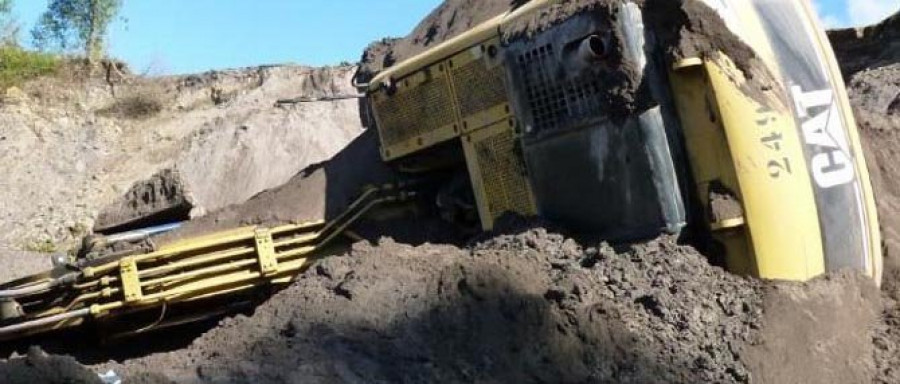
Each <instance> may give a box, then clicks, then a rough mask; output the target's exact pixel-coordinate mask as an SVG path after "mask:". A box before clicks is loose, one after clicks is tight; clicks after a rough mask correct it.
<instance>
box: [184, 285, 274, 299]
mask: <svg viewBox="0 0 900 384" xmlns="http://www.w3.org/2000/svg"><path fill="white" fill-rule="evenodd" d="M265 284H266V282H260V283H259V284H255V283H254V284H244V285H240V286H237V287H233V288H229V289H226V290H222V291H217V292H213V293H205V294H202V295H199V296H191V297H188V298H185V299H182V300H181V301H179V302H182V303H188V302H192V301H200V300H204V299H209V298H213V297H216V296H222V295H227V294H231V293H235V292H240V291H243V290H247V289H252V288H257V287H260V286H263V285H265Z"/></svg>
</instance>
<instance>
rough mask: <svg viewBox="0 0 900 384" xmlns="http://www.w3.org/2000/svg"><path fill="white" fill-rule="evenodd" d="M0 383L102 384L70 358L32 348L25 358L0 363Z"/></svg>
mask: <svg viewBox="0 0 900 384" xmlns="http://www.w3.org/2000/svg"><path fill="white" fill-rule="evenodd" d="M141 376H143V375H141ZM0 383H4V384H33V383H46V384H103V381H101V380H100V378H99V377H98V376H97V374H96V373H94V372H91V371H90V370H88V369H86V368H85V367H83V366H81V365H80V364H78V362H77V361H75V359H73V358H71V357H60V356H48V355H46V354H45V353H44V352H42V351H41V350H40V349H38V348H32V349H30V350H29V351H28V354H27V355H26V356H25V357H18V358H13V359H10V360H7V361H4V362H0Z"/></svg>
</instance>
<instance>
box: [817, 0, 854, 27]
mask: <svg viewBox="0 0 900 384" xmlns="http://www.w3.org/2000/svg"><path fill="white" fill-rule="evenodd" d="M824 1H826V0H813V5H814V6H815V9H816V13H818V14H819V20H821V21H822V26H824V27H825V28H826V29H832V28H844V27H846V26H847V15H846V14H840V15H836V14H834V13H829V12H828V11H826V8H827V7H826V6H825V5H824V4H823V2H824Z"/></svg>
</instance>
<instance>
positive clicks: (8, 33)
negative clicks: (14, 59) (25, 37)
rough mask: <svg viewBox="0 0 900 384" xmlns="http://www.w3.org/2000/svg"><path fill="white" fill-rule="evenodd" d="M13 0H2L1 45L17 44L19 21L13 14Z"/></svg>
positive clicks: (0, 14) (0, 12)
mask: <svg viewBox="0 0 900 384" xmlns="http://www.w3.org/2000/svg"><path fill="white" fill-rule="evenodd" d="M12 11H13V0H0V45H2V46H6V47H8V46H12V45H17V44H18V40H19V23H18V21H17V20H16V18H15V16H13V14H12Z"/></svg>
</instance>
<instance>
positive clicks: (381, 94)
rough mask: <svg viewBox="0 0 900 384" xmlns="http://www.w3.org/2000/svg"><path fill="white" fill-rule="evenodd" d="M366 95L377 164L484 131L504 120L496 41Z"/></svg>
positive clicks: (502, 82) (505, 102) (501, 70)
mask: <svg viewBox="0 0 900 384" xmlns="http://www.w3.org/2000/svg"><path fill="white" fill-rule="evenodd" d="M485 37H487V39H486V40H484V41H478V42H476V43H475V45H473V46H471V47H460V49H461V51H460V52H457V53H456V54H454V55H452V56H449V57H444V58H441V59H440V61H437V62H436V63H434V64H432V65H429V66H425V67H422V68H419V69H418V70H417V71H415V72H412V73H409V74H407V75H406V76H407V77H405V78H400V79H397V80H395V82H394V83H393V87H394V88H393V89H388V88H381V89H378V90H375V91H373V92H372V93H371V94H370V100H371V101H372V104H373V112H374V115H375V119H376V121H377V122H378V131H379V135H380V138H381V144H382V158H383V159H384V160H388V161H389V160H393V159H397V158H400V157H403V156H407V155H409V154H412V153H416V152H418V151H421V150H424V149H427V148H430V147H432V146H434V145H436V144H439V143H443V142H446V141H448V140H452V139H456V138H458V137H460V135H461V134H462V133H463V132H471V131H473V130H475V129H478V128H482V127H485V126H487V125H489V124H491V123H494V122H496V121H498V120H500V119H503V118H505V116H507V115H508V114H509V103H508V100H507V98H508V97H507V93H506V87H505V72H504V67H503V66H502V65H500V64H501V60H500V57H499V54H498V52H499V47H500V39H499V36H498V35H494V36H485Z"/></svg>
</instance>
